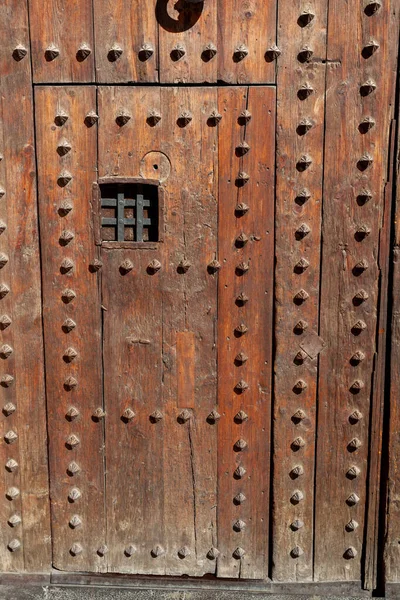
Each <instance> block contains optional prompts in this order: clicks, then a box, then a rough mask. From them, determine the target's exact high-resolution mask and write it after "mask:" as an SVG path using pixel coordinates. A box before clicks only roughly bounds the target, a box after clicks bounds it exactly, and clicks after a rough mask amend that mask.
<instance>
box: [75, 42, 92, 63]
mask: <svg viewBox="0 0 400 600" xmlns="http://www.w3.org/2000/svg"><path fill="white" fill-rule="evenodd" d="M91 53H92V49H91V47H90V46H89V44H87V43H86V42H83V43H82V44H81V45H80V46H79V48H78V50H77V53H76V58H77V60H78V61H79V62H83V61H84V60H86V59H87V58H88V56H90V55H91Z"/></svg>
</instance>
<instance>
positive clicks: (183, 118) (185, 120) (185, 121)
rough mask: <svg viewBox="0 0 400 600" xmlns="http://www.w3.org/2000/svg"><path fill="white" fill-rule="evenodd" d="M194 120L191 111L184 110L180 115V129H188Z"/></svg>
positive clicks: (178, 121)
mask: <svg viewBox="0 0 400 600" xmlns="http://www.w3.org/2000/svg"><path fill="white" fill-rule="evenodd" d="M192 120H193V115H192V113H191V112H190V111H188V110H184V111H182V112H181V113H180V115H179V117H178V119H177V123H178V125H179V127H186V126H187V125H189V123H190V122H191V121H192Z"/></svg>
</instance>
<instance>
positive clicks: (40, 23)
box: [28, 0, 94, 83]
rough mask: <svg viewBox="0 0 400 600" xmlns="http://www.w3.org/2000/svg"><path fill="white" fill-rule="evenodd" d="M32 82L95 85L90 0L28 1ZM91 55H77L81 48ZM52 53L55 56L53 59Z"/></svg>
mask: <svg viewBox="0 0 400 600" xmlns="http://www.w3.org/2000/svg"><path fill="white" fill-rule="evenodd" d="M28 4H29V23H30V35H31V43H32V63H33V81H34V82H35V83H46V82H54V83H61V82H75V81H76V82H89V81H94V39H93V15H92V10H93V9H92V2H91V0H85V2H82V1H81V0H68V2H65V0H28ZM82 46H83V47H84V48H86V47H87V48H88V49H89V50H90V54H89V55H88V56H87V57H86V58H83V56H82V57H81V56H80V55H79V53H78V52H79V50H80V48H81V47H82ZM54 49H55V51H56V52H58V55H57V56H56V57H55V58H54V59H51V58H52V55H53V54H52V51H53V50H54Z"/></svg>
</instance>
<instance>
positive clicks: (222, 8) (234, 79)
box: [218, 0, 277, 83]
mask: <svg viewBox="0 0 400 600" xmlns="http://www.w3.org/2000/svg"><path fill="white" fill-rule="evenodd" d="M276 13H277V2H276V0H252V2H242V1H241V0H218V79H219V80H222V81H224V82H226V83H273V82H274V81H275V70H276V58H275V44H276V16H277V14H276Z"/></svg>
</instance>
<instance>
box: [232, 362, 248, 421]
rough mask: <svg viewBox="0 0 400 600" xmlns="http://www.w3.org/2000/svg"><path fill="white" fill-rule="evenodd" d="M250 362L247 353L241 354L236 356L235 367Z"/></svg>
mask: <svg viewBox="0 0 400 600" xmlns="http://www.w3.org/2000/svg"><path fill="white" fill-rule="evenodd" d="M248 360H249V357H248V356H247V354H246V353H245V352H239V354H236V356H235V365H244V363H245V362H247V361H248ZM240 412H241V411H240ZM238 414H239V413H238Z"/></svg>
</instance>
